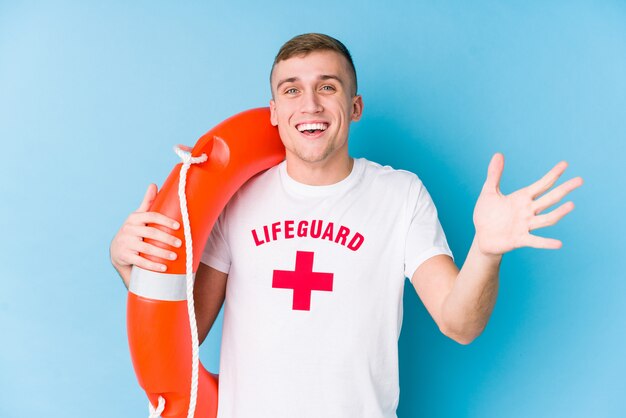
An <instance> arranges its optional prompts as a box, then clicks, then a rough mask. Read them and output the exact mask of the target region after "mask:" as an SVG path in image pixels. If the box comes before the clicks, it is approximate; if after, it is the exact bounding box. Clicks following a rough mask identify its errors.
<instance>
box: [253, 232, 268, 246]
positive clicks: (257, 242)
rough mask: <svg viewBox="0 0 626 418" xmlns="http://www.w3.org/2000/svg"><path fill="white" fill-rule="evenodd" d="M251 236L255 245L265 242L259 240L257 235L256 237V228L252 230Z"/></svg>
mask: <svg viewBox="0 0 626 418" xmlns="http://www.w3.org/2000/svg"><path fill="white" fill-rule="evenodd" d="M252 238H254V243H255V244H256V246H257V247H258V246H259V245H261V244H265V241H261V240H260V239H259V237H257V235H256V229H253V230H252Z"/></svg>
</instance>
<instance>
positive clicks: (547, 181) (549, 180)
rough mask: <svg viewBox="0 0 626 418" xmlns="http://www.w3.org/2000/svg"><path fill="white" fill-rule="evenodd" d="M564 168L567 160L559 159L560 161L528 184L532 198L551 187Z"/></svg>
mask: <svg viewBox="0 0 626 418" xmlns="http://www.w3.org/2000/svg"><path fill="white" fill-rule="evenodd" d="M566 168H567V162H566V161H561V162H560V163H558V164H557V165H555V166H554V167H552V169H551V170H550V171H548V172H547V173H546V174H545V175H544V176H543V177H542V178H540V179H539V180H537V181H536V182H534V183H533V184H531V185H530V186H528V190H529V191H530V193H531V195H532V198H533V199H534V198H536V197H537V196H539V195H540V194H541V193H543V192H545V191H546V190H548V189H549V188H550V187H552V186H553V185H554V183H556V181H557V180H558V179H559V177H561V174H563V172H564V171H565V169H566Z"/></svg>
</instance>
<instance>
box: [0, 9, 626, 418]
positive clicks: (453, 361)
mask: <svg viewBox="0 0 626 418" xmlns="http://www.w3.org/2000/svg"><path fill="white" fill-rule="evenodd" d="M101 3H106V4H101ZM126 3H127V2H121V1H119V2H92V4H87V2H78V1H77V2H55V3H45V2H28V3H26V2H19V1H17V2H1V3H0V141H1V144H2V151H3V155H4V157H3V158H2V160H3V161H2V176H0V193H1V196H2V200H1V202H2V203H1V204H0V228H1V230H2V231H4V234H3V235H4V239H3V241H4V243H3V244H2V255H1V260H2V265H3V266H4V268H3V273H2V274H1V276H0V277H1V279H0V280H1V283H2V290H1V291H0V332H1V337H0V340H1V343H0V416H2V417H33V416H47V417H84V416H89V417H110V416H118V417H127V416H147V412H146V398H145V396H144V394H143V392H142V391H141V389H140V388H139V386H138V385H137V383H136V379H135V376H134V372H133V370H132V366H131V363H130V359H129V354H128V347H127V342H126V334H125V332H126V331H125V302H126V292H125V289H124V287H123V285H122V283H121V281H120V279H119V278H118V277H117V275H116V273H115V272H114V270H113V269H112V267H111V266H110V264H109V260H108V246H109V243H110V240H111V238H112V237H113V235H114V234H115V232H116V231H117V229H118V228H119V226H120V225H121V224H122V223H123V221H124V220H125V218H126V216H127V215H128V214H129V213H130V212H131V211H133V210H134V209H135V208H136V207H137V206H138V205H139V203H140V201H141V198H142V196H143V193H144V191H145V189H146V187H147V185H148V184H149V183H150V182H155V183H157V184H161V183H162V182H163V181H164V179H165V177H166V176H167V174H168V173H169V172H170V170H171V168H172V166H173V165H174V164H175V163H176V162H177V157H176V156H175V155H174V153H173V152H172V151H171V147H172V145H174V144H177V143H186V144H192V143H194V142H195V140H196V139H197V138H198V137H199V136H200V135H201V134H203V133H204V132H205V131H207V130H208V129H209V128H211V127H212V126H213V125H214V124H216V123H218V122H219V121H221V120H222V119H224V118H226V117H228V116H230V115H232V114H234V113H237V112H239V111H241V110H243V109H246V108H250V107H257V106H264V105H266V104H267V102H268V99H269V87H268V80H267V79H268V72H269V67H270V64H271V62H272V60H273V57H274V55H275V53H276V51H277V50H278V48H279V47H280V45H281V44H282V43H283V42H284V41H286V40H287V39H289V38H290V37H292V36H294V35H296V34H299V33H303V32H310V31H317V32H325V33H328V34H330V35H333V36H335V37H337V38H339V39H340V40H342V41H343V42H345V43H346V45H348V47H349V48H350V49H351V51H352V54H353V56H354V60H355V64H356V67H357V70H358V74H359V84H360V92H361V93H362V94H363V97H364V101H365V114H364V117H363V120H362V121H360V122H359V123H358V124H355V125H353V130H352V133H351V140H350V141H351V150H352V153H353V155H355V156H364V157H367V158H370V159H372V160H375V161H378V162H381V163H384V164H390V165H392V166H394V167H396V168H403V169H408V170H411V171H414V172H416V173H417V174H418V175H419V176H420V177H421V178H422V180H423V181H424V183H425V184H426V186H427V187H428V189H429V191H430V192H431V194H432V196H433V198H434V200H435V202H436V204H437V206H438V209H439V213H440V218H441V222H442V224H443V226H444V229H445V230H446V233H447V236H448V240H449V242H450V245H451V247H452V250H453V251H454V253H455V255H456V258H457V262H458V263H459V265H460V263H462V262H463V260H464V258H465V255H466V254H467V250H468V249H469V245H470V243H471V240H472V237H473V233H474V231H473V224H472V211H473V206H474V203H475V201H476V198H477V196H478V194H479V192H480V188H481V187H482V183H483V181H484V179H485V174H486V169H487V163H488V161H489V159H490V157H491V155H492V154H493V153H494V152H496V151H501V152H503V153H504V155H505V157H506V163H505V170H504V176H503V179H502V184H501V188H502V191H503V192H504V193H510V192H512V191H514V190H516V189H518V188H520V187H523V186H526V185H528V184H530V183H531V182H534V181H535V180H536V179H538V178H539V177H541V176H542V175H543V174H544V173H545V172H546V171H547V170H548V169H550V168H551V167H552V166H553V165H554V164H556V163H557V162H558V161H560V160H563V159H564V160H567V161H568V162H569V163H570V168H569V169H568V170H567V171H566V174H565V176H564V178H563V179H562V180H561V181H560V182H559V183H561V182H562V181H564V179H567V178H571V177H574V176H576V175H581V176H582V177H583V178H584V179H585V185H584V186H583V187H582V188H581V189H578V190H576V191H575V192H573V193H572V195H571V198H572V199H573V200H574V201H575V203H576V209H575V210H574V212H573V213H571V214H570V215H568V216H567V217H566V218H565V219H564V220H563V221H562V222H561V223H560V224H558V225H556V226H554V227H551V228H549V229H545V230H540V231H538V234H539V235H543V236H550V237H556V238H559V239H562V240H563V242H564V246H563V248H562V249H561V250H559V251H545V250H543V251H542V250H533V249H520V250H516V251H513V252H512V253H510V254H507V255H506V256H505V258H504V261H503V265H502V270H501V290H500V295H499V298H498V303H497V305H496V308H495V311H494V313H493V317H492V319H491V321H490V323H489V325H488V327H487V329H486V331H485V332H484V334H483V335H482V336H480V337H479V338H478V339H477V340H476V341H475V342H474V343H473V344H471V345H469V346H461V345H459V344H456V343H454V342H453V341H451V340H449V339H447V338H446V337H444V336H442V335H441V334H440V333H439V331H438V329H437V328H436V326H435V324H434V322H433V321H432V320H431V319H430V317H429V316H428V313H427V312H426V310H425V309H424V307H423V306H422V304H421V302H420V301H419V298H418V297H417V295H416V294H415V292H414V291H413V289H412V287H410V285H407V287H406V289H405V290H406V291H405V318H404V326H403V331H402V336H401V338H400V350H401V357H400V373H401V400H400V408H399V411H398V412H399V416H400V417H401V418H402V417H418V416H419V417H454V418H458V417H476V418H491V417H493V418H496V417H531V416H532V417H625V416H626V396H625V394H626V380H625V378H624V376H625V375H626V356H624V345H625V343H626V337H625V331H626V303H625V302H626V301H625V295H626V280H624V279H625V277H624V276H625V274H624V268H623V264H622V260H623V259H622V258H621V257H623V252H624V250H625V249H626V247H625V245H624V243H625V242H624V236H625V233H626V228H625V222H624V219H623V210H624V204H625V203H626V199H625V192H624V190H625V189H624V179H625V174H626V173H625V169H624V163H623V156H624V152H625V151H626V150H625V145H624V143H625V139H626V138H625V136H626V24H625V23H626V4H625V3H624V2H619V1H595V2H591V1H590V2H580V1H546V2H539V1H515V2H500V1H475V2H472V3H471V6H469V5H466V4H465V2H458V1H438V2H434V1H433V2H425V1H419V2H405V1H391V2H386V3H385V5H384V6H383V5H382V4H381V3H382V2H381V3H379V2H373V1H360V2H357V1H345V2H341V3H338V2H335V1H325V0H322V1H318V2H315V3H308V4H304V3H303V4H299V3H296V2H292V1H274V2H264V3H263V4H262V5H261V3H260V2H241V1H231V2H213V3H214V4H209V2H186V3H185V4H174V3H175V2H167V3H166V2H162V3H155V2H153V1H143V2H133V4H126ZM407 283H408V282H407ZM220 333H221V322H220V324H218V325H217V326H216V327H215V328H214V330H213V331H212V333H211V336H210V337H209V339H208V340H207V343H205V344H204V346H203V351H202V359H203V362H204V364H205V365H207V366H208V367H209V368H210V369H212V370H214V371H216V370H217V365H218V354H217V350H218V348H219V339H220Z"/></svg>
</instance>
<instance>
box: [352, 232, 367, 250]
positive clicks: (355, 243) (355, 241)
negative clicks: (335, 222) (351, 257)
mask: <svg viewBox="0 0 626 418" xmlns="http://www.w3.org/2000/svg"><path fill="white" fill-rule="evenodd" d="M364 240H365V238H363V235H361V234H359V233H358V232H357V233H356V234H354V237H352V239H351V240H350V243H348V248H350V249H351V250H352V251H356V250H358V249H359V248H361V244H363V241H364Z"/></svg>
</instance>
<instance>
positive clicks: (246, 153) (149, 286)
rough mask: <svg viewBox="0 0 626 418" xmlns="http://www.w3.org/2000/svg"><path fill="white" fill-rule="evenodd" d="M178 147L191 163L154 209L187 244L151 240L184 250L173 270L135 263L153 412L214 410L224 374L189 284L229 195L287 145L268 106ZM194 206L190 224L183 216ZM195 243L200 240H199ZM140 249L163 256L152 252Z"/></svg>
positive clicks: (131, 317)
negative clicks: (201, 332)
mask: <svg viewBox="0 0 626 418" xmlns="http://www.w3.org/2000/svg"><path fill="white" fill-rule="evenodd" d="M177 152H178V153H179V155H180V156H181V158H183V161H184V163H183V164H182V165H181V164H179V165H177V166H176V167H175V168H174V170H173V171H172V173H171V174H170V175H169V177H168V178H167V180H166V181H165V183H164V184H163V187H162V188H161V191H160V192H159V194H158V195H157V196H156V198H155V199H154V202H153V204H152V206H151V208H150V211H152V212H158V213H161V214H163V215H165V216H167V217H168V218H171V219H174V220H176V221H178V222H179V223H180V224H181V225H184V228H179V229H178V230H173V229H169V228H167V227H165V226H162V225H159V224H151V225H150V226H152V227H154V228H157V229H160V230H162V231H164V232H167V233H168V234H171V235H173V236H176V237H177V238H179V239H180V240H181V241H183V242H184V243H185V246H183V247H180V248H175V247H169V246H167V245H166V244H164V243H162V242H160V241H154V240H149V239H146V240H145V241H146V242H148V243H150V244H152V245H155V246H158V247H161V248H164V249H167V250H169V251H174V252H176V253H177V256H178V257H177V258H176V260H173V261H166V262H165V264H166V265H167V273H161V272H154V271H150V270H146V269H142V268H140V267H137V266H135V267H133V270H132V272H131V279H130V285H129V293H128V310H127V322H128V323H127V326H128V341H129V346H130V351H131V358H132V361H133V366H134V368H135V373H136V375H137V379H138V380H139V384H140V385H141V387H142V388H143V389H144V390H145V391H146V394H147V395H148V398H149V400H150V404H151V406H152V408H155V409H154V410H153V412H152V414H151V416H158V415H159V414H161V416H163V417H185V416H187V417H188V418H192V417H203V418H204V417H215V416H216V414H217V379H218V376H217V375H215V374H212V373H209V372H208V371H207V370H206V369H204V367H202V365H201V364H199V362H198V360H197V330H196V329H195V328H196V327H195V315H193V297H191V295H192V292H190V291H189V290H190V289H191V290H192V289H193V277H192V273H195V272H196V270H197V269H198V265H199V263H200V254H201V253H202V250H203V245H204V243H205V242H206V240H207V238H208V236H209V233H210V232H211V228H212V227H213V224H214V223H215V220H216V219H217V217H218V216H219V214H220V212H221V211H222V209H223V208H224V206H225V205H226V203H227V202H228V200H229V199H230V197H231V196H232V195H233V194H234V193H235V191H236V190H237V189H238V188H239V187H241V186H242V185H243V184H244V183H245V182H246V181H247V180H248V179H249V178H251V177H252V176H254V175H255V174H257V173H259V172H261V171H263V170H266V169H268V168H270V167H272V166H273V165H276V164H277V163H279V162H280V161H282V160H283V159H284V156H285V150H284V147H283V145H282V142H281V141H280V137H279V135H278V130H277V129H276V128H275V127H274V126H272V125H271V124H270V117H269V109H267V108H262V109H253V110H248V111H246V112H242V113H240V114H238V115H236V116H233V117H231V118H229V119H227V120H225V121H224V122H222V123H221V124H219V125H217V126H216V127H215V128H213V129H212V130H210V131H209V132H207V133H206V134H204V135H203V136H202V137H201V138H200V139H199V140H198V142H197V143H196V145H195V146H194V147H193V150H191V152H190V153H186V152H185V151H184V150H179V151H177ZM192 164H193V165H192ZM181 179H182V182H180V185H179V180H181ZM185 180H186V186H185ZM185 190H186V191H187V192H188V193H189V194H190V195H191V198H190V199H188V202H185V199H184V198H183V199H180V198H179V193H180V195H181V196H184V193H185ZM187 206H188V212H189V218H188V224H187V222H186V219H185V216H184V212H186V207H187ZM181 208H182V210H181ZM189 227H190V228H189ZM183 234H184V236H183ZM192 243H195V244H196V245H195V246H193V247H192ZM198 244H200V245H198ZM185 249H186V250H187V253H188V254H189V257H187V256H186V255H185V254H186V253H185V252H183V251H185ZM141 256H143V257H144V258H147V259H151V260H153V261H158V262H163V260H162V259H159V258H155V257H153V256H150V255H148V254H141ZM190 279H191V280H190ZM190 335H191V338H190ZM194 346H195V347H194ZM196 375H197V378H198V379H197V380H196V379H195V376H196ZM196 382H197V394H198V396H197V404H196V403H195V400H196V396H195V392H196V387H195V384H196Z"/></svg>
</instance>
